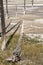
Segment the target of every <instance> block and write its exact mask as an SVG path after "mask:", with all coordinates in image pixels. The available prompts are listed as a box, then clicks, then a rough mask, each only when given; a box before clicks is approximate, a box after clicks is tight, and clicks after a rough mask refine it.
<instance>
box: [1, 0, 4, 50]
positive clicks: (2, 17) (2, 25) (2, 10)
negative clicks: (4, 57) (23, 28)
mask: <svg viewBox="0 0 43 65" xmlns="http://www.w3.org/2000/svg"><path fill="white" fill-rule="evenodd" d="M0 8H1V28H2V47H1V49H2V50H4V49H5V18H4V8H3V0H0Z"/></svg>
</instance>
